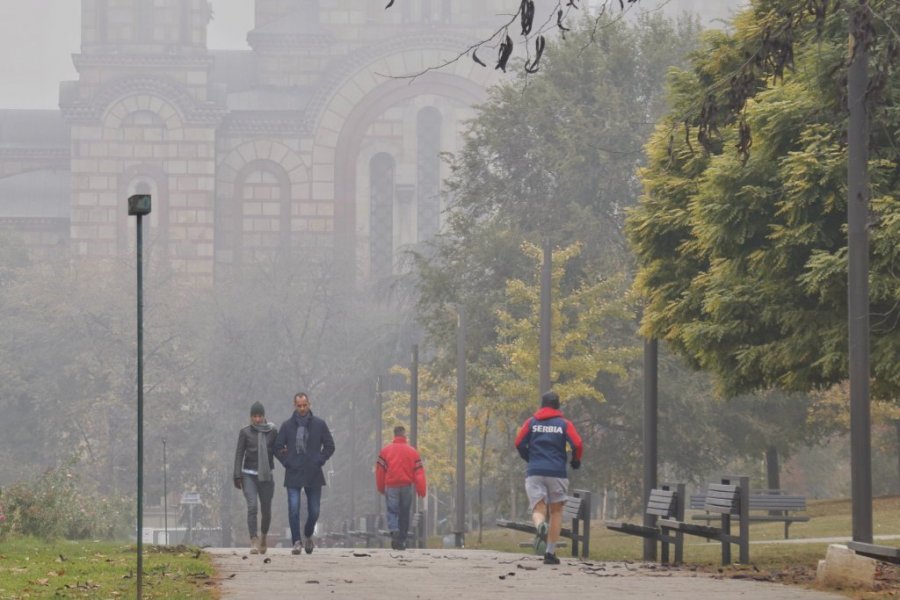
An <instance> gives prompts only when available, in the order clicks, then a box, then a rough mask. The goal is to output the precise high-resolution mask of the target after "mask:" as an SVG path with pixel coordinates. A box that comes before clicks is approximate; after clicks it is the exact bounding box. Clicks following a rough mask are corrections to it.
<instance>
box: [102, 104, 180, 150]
mask: <svg viewBox="0 0 900 600" xmlns="http://www.w3.org/2000/svg"><path fill="white" fill-rule="evenodd" d="M141 113H146V114H149V115H155V116H156V118H157V119H158V125H157V126H158V127H160V128H162V129H164V131H165V135H166V137H167V138H168V139H171V140H172V141H179V140H180V139H181V136H179V135H178V132H181V131H182V130H183V129H184V123H185V117H184V113H182V112H181V111H180V109H179V107H178V105H177V104H175V103H173V102H171V101H170V100H169V99H168V98H166V97H164V96H161V95H159V94H156V93H154V92H139V93H133V94H130V95H127V96H123V97H120V98H117V99H116V100H114V101H113V102H112V103H110V104H109V105H108V106H107V108H106V110H105V111H103V114H102V116H101V118H100V120H101V123H102V124H103V127H104V128H107V129H114V130H122V131H124V130H125V129H126V128H127V127H128V126H129V125H131V124H132V123H131V122H130V121H131V119H132V118H133V117H134V115H136V114H141ZM157 141H160V140H157Z"/></svg>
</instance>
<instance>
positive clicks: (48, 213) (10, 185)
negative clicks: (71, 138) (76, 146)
mask: <svg viewBox="0 0 900 600" xmlns="http://www.w3.org/2000/svg"><path fill="white" fill-rule="evenodd" d="M69 180H70V176H69V173H68V171H51V170H39V171H28V172H26V173H19V174H17V175H11V176H9V177H4V178H2V179H0V218H16V219H19V218H61V219H68V218H69V194H70V192H71V190H70V185H69Z"/></svg>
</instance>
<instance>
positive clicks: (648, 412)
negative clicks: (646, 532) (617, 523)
mask: <svg viewBox="0 0 900 600" xmlns="http://www.w3.org/2000/svg"><path fill="white" fill-rule="evenodd" d="M658 365H659V347H658V344H657V341H656V340H655V339H652V340H644V506H646V505H647V501H648V500H649V499H650V490H652V489H653V488H655V487H656V483H657V482H656V474H657V448H658V445H657V417H658V413H659V377H658ZM644 525H645V526H647V527H656V515H651V514H648V513H647V512H646V511H644ZM644 560H646V561H652V562H655V561H656V540H654V539H652V538H644Z"/></svg>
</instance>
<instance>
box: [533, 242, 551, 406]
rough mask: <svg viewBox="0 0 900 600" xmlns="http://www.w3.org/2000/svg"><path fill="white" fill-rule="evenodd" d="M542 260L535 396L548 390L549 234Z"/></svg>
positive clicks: (549, 325)
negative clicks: (538, 358) (536, 390)
mask: <svg viewBox="0 0 900 600" xmlns="http://www.w3.org/2000/svg"><path fill="white" fill-rule="evenodd" d="M543 250H544V260H543V262H542V263H541V312H540V315H541V316H540V338H541V339H540V361H541V364H540V389H539V390H538V393H537V397H538V398H540V397H541V395H542V394H543V393H544V392H548V391H550V331H551V325H552V315H553V311H552V309H551V306H550V302H551V297H550V286H551V284H552V282H553V248H552V246H551V245H550V236H549V235H548V236H547V237H545V238H544V244H543Z"/></svg>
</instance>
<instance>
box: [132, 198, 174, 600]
mask: <svg viewBox="0 0 900 600" xmlns="http://www.w3.org/2000/svg"><path fill="white" fill-rule="evenodd" d="M149 214H150V195H149V194H136V195H134V196H130V197H129V198H128V216H136V217H137V227H136V228H135V229H136V232H137V238H136V240H137V597H138V600H140V599H141V598H143V570H144V501H143V500H144V300H143V294H144V289H143V285H144V282H143V275H144V272H143V252H142V249H143V248H142V245H143V237H142V233H143V227H142V225H143V224H142V222H141V219H142V217H143V216H144V215H149ZM167 541H168V540H167Z"/></svg>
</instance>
